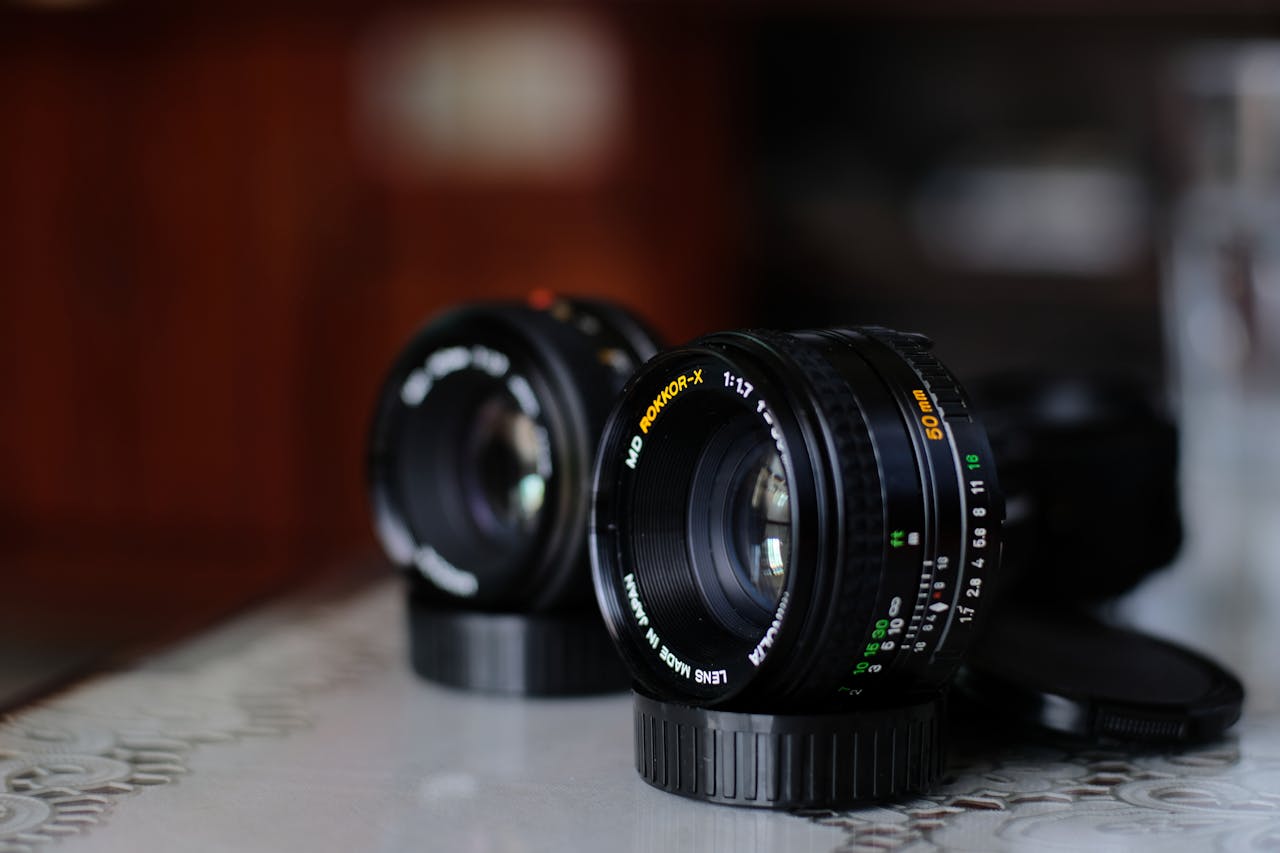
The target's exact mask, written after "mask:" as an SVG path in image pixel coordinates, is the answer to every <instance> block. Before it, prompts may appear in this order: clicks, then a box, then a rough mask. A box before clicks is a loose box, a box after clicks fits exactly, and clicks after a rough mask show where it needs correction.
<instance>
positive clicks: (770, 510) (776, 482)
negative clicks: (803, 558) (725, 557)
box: [733, 448, 791, 608]
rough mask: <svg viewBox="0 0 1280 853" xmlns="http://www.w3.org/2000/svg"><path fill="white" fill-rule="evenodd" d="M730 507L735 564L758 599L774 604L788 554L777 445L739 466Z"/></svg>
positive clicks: (787, 495) (786, 500) (787, 513)
mask: <svg viewBox="0 0 1280 853" xmlns="http://www.w3.org/2000/svg"><path fill="white" fill-rule="evenodd" d="M744 474H745V476H743V478H742V481H741V483H740V485H739V486H738V488H737V489H736V490H735V492H736V493H735V495H734V503H735V509H734V512H733V519H734V526H735V528H736V539H737V556H738V559H737V560H736V561H735V565H734V568H735V570H736V571H737V572H738V575H739V579H740V580H741V581H742V582H743V583H744V587H745V588H746V589H747V590H748V591H749V592H751V594H752V595H753V597H755V598H756V600H757V601H759V602H760V603H761V604H763V605H765V606H766V607H768V608H773V607H775V606H777V604H778V601H779V600H780V599H781V598H782V589H783V587H784V586H785V585H786V580H787V562H788V559H789V556H790V554H791V492H790V490H789V489H788V488H787V475H786V472H785V471H784V470H783V467H782V458H781V457H780V456H779V455H778V452H777V450H775V449H773V448H769V450H768V451H767V452H766V453H765V454H764V455H763V458H762V459H761V461H760V462H759V463H758V464H757V465H753V466H750V467H748V468H747V469H746V470H745V471H744Z"/></svg>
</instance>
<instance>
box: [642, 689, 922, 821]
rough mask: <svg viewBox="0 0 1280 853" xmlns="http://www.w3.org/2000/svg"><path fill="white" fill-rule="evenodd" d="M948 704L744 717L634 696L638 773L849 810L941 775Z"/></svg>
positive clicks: (712, 793)
mask: <svg viewBox="0 0 1280 853" xmlns="http://www.w3.org/2000/svg"><path fill="white" fill-rule="evenodd" d="M943 704H944V703H943V700H942V699H940V698H937V699H930V700H927V701H923V702H920V703H918V704H913V705H906V706H903V707H898V708H891V709H875V710H865V711H858V712H854V713H845V714H744V713H736V712H730V711H716V710H711V709H707V708H694V707H690V706H688V705H679V704H673V703H670V702H662V701H659V700H657V699H654V698H652V697H650V696H646V695H643V694H640V693H636V694H635V737H636V742H635V749H636V770H638V771H639V773H640V775H641V776H642V777H644V780H645V781H646V782H648V783H649V784H650V785H653V786H654V787H656V788H661V789H662V790H664V791H669V792H671V793H673V794H680V795H682V796H685V797H691V798H693V799H698V800H709V801H711V802H716V803H724V804H727V805H735V806H751V807H755V808H766V809H795V808H845V807H848V806H853V805H858V804H862V803H865V802H867V801H871V800H884V799H890V798H893V797H899V796H902V795H904V794H909V793H913V792H922V791H925V790H927V789H929V788H930V787H932V786H933V785H935V784H936V783H937V781H938V780H939V779H940V778H941V776H942V771H943V763H944V759H945V752H946V750H945V743H944V738H945V730H944V727H945V722H946V721H945V714H944V708H943Z"/></svg>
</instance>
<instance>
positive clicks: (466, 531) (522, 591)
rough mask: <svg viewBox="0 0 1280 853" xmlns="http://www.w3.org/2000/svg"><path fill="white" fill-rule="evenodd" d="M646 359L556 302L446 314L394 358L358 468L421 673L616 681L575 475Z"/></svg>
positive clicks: (585, 470) (611, 309)
mask: <svg viewBox="0 0 1280 853" xmlns="http://www.w3.org/2000/svg"><path fill="white" fill-rule="evenodd" d="M655 349H656V343H655V341H654V338H653V336H652V335H651V334H650V333H649V332H648V331H647V330H646V329H645V327H644V326H643V324H641V323H640V322H639V321H638V320H637V319H636V318H635V317H633V316H632V315H630V314H629V313H628V312H626V311H625V310H623V309H621V308H618V307H616V306H613V305H610V304H608V303H605V302H598V301H587V300H558V301H555V302H552V303H551V304H550V305H549V306H548V307H547V308H546V309H545V310H540V309H536V308H534V307H532V306H530V305H525V304H522V303H515V302H510V303H488V304H473V305H468V306H463V307H460V308H456V309H454V310H452V311H449V312H447V313H446V314H444V315H442V316H440V317H438V318H436V319H434V320H432V321H431V322H430V323H428V324H427V325H426V326H425V327H424V328H423V329H422V330H420V331H419V332H418V333H417V334H416V335H415V336H414V337H413V339H412V340H411V341H410V342H409V344H408V345H407V346H406V347H405V348H404V350H403V351H402V352H401V354H400V356H399V357H398V358H397V360H396V362H395V364H394V365H393V367H392V369H391V371H390V374H389V376H388V378H387V380H386V383H385V386H384V388H383V391H382V393H381V396H380V398H379V401H378V404H377V408H376V412H375V416H374V422H373V426H372V429H371V431H370V440H369V457H368V471H369V484H370V497H371V504H372V511H373V518H374V524H375V529H376V531H377V534H378V538H379V540H380V542H381V544H382V546H383V549H384V550H385V551H386V553H387V555H388V556H389V557H390V558H391V560H392V561H393V562H394V563H396V564H397V565H399V566H401V567H403V568H404V569H405V570H406V574H407V575H408V577H409V583H410V594H409V613H410V628H411V631H410V636H411V641H412V642H411V652H412V655H413V662H414V665H415V668H416V669H418V671H419V672H420V673H421V674H422V675H424V676H425V677H428V678H431V679H433V680H437V681H442V682H444V683H448V684H454V685H457V686H463V687H469V688H473V689H479V690H490V691H498V692H513V693H558V692H589V691H590V690H591V689H592V687H591V685H592V683H594V682H596V681H599V679H598V678H596V677H595V676H593V675H589V674H587V675H584V673H590V672H593V671H594V670H596V669H600V670H607V671H608V672H610V673H613V675H612V677H611V678H608V679H605V681H606V682H607V683H601V684H600V685H599V687H598V689H615V688H618V687H621V686H624V685H625V683H626V679H625V676H624V675H623V674H622V673H621V668H620V666H619V665H618V664H617V662H616V661H615V658H616V655H614V654H613V651H612V649H611V648H609V644H608V642H607V640H606V639H605V635H604V632H603V628H602V626H601V625H600V623H599V619H598V618H597V617H596V616H595V614H594V611H593V609H592V608H591V598H590V596H591V591H590V582H589V576H588V561H587V555H586V545H585V543H586V533H587V521H588V518H589V511H590V495H591V489H590V483H591V481H590V476H591V463H592V460H593V457H594V452H595V448H596V443H597V440H598V437H599V435H600V432H601V429H602V427H603V424H604V421H605V418H606V415H607V413H608V409H609V404H610V402H611V401H612V399H613V397H614V396H615V395H616V394H617V392H618V390H619V389H620V388H621V386H622V384H623V382H624V381H625V379H626V378H627V376H629V375H630V373H631V372H632V371H633V370H634V368H635V367H636V366H637V365H638V364H640V363H641V362H643V361H644V360H645V359H646V358H648V357H649V356H650V355H652V353H653V352H654V351H655ZM490 617H492V618H490ZM535 623H536V624H535ZM566 647H572V648H571V649H570V650H569V651H568V652H564V651H563V649H564V648H566ZM582 648H588V649H592V650H596V651H595V652H594V653H595V654H597V655H598V656H599V657H600V660H598V661H585V662H584V661H582V660H580V656H581V649H582ZM562 658H563V661H562V662H560V663H558V662H557V661H560V660H561V659H562ZM584 667H585V669H584Z"/></svg>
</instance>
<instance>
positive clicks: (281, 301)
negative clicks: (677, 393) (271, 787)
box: [0, 0, 1280, 700]
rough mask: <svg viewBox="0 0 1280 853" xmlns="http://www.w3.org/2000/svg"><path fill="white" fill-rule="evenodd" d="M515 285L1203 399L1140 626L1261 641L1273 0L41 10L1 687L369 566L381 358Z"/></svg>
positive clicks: (679, 326) (1208, 640) (2, 603)
mask: <svg viewBox="0 0 1280 853" xmlns="http://www.w3.org/2000/svg"><path fill="white" fill-rule="evenodd" d="M1156 5H1160V6H1162V7H1163V9H1162V12H1161V13H1159V14H1157V12H1156V11H1155V6H1156ZM534 290H552V291H556V292H561V293H570V294H590V295H596V296H603V297H608V298H614V299H618V300H621V301H623V302H625V303H627V304H629V305H631V306H633V307H634V308H636V309H637V310H638V311H639V312H640V313H642V314H643V315H644V316H646V317H647V318H648V319H649V320H650V321H651V322H652V323H653V324H654V325H655V326H656V327H657V328H658V329H659V330H660V331H661V332H662V333H663V334H664V335H666V336H667V337H668V339H669V340H672V341H682V340H686V339H688V338H690V337H693V336H694V335H696V334H698V333H701V332H704V331H710V330H712V329H716V328H723V327H729V326H736V325H768V326H800V325H822V324H831V323H834V322H881V323H886V324H891V325H896V326H899V327H906V328H911V329H916V330H920V331H924V332H927V333H929V334H931V335H932V336H933V337H934V338H935V339H937V340H938V342H939V347H940V350H941V352H942V353H943V355H944V357H945V358H946V360H947V361H948V363H949V364H951V365H952V366H953V367H954V368H955V369H956V371H957V372H958V373H960V374H961V376H962V377H966V376H977V375H982V374H986V373H990V372H993V371H1001V370H1008V369H1021V370H1025V369H1046V370H1059V369H1066V368H1070V369H1076V370H1081V371H1085V372H1098V371H1119V372H1123V373H1125V374H1128V375H1131V376H1134V377H1137V378H1138V379H1140V380H1141V381H1143V382H1146V383H1148V385H1149V387H1151V388H1153V389H1155V390H1156V391H1157V392H1158V394H1159V395H1160V396H1161V397H1163V398H1164V399H1166V400H1167V401H1168V403H1169V405H1170V406H1171V408H1172V411H1173V412H1174V413H1175V415H1176V416H1177V417H1178V419H1179V421H1180V423H1181V425H1182V428H1183V450H1184V456H1183V489H1184V504H1185V506H1186V508H1187V516H1188V517H1187V526H1188V535H1189V538H1188V543H1187V547H1186V548H1185V549H1184V554H1183V557H1182V559H1181V560H1180V564H1179V568H1180V571H1177V572H1170V573H1166V575H1165V576H1164V577H1162V578H1161V579H1160V580H1159V581H1156V582H1155V586H1154V587H1153V588H1152V589H1150V590H1146V591H1144V597H1140V598H1139V600H1137V601H1136V602H1135V603H1134V604H1133V605H1132V608H1131V609H1132V612H1133V616H1134V618H1136V619H1138V620H1139V621H1142V622H1144V623H1146V624H1150V625H1153V626H1155V627H1156V628H1157V629H1158V630H1162V633H1166V634H1173V635H1175V636H1177V635H1187V636H1184V638H1186V639H1191V640H1193V641H1196V642H1197V644H1198V645H1201V646H1202V647H1203V646H1205V645H1206V644H1208V645H1212V646H1213V647H1214V649H1215V650H1216V652H1217V653H1218V654H1219V655H1220V656H1222V657H1225V658H1227V659H1231V660H1235V661H1236V662H1237V664H1238V665H1240V666H1241V667H1242V668H1243V669H1244V670H1245V673H1246V678H1248V677H1249V675H1248V674H1249V672H1250V671H1251V669H1250V668H1251V667H1253V668H1259V667H1261V668H1265V667H1267V666H1272V664H1270V663H1269V662H1268V661H1267V660H1266V651H1267V649H1274V648H1276V647H1278V646H1280V627H1274V626H1277V625H1280V620H1273V619H1272V620H1269V619H1266V618H1265V616H1266V613H1267V612H1268V608H1274V607H1280V566H1277V565H1276V563H1275V560H1276V557H1275V555H1277V554H1280V504H1278V503H1277V499H1276V488H1275V486H1274V485H1273V484H1274V483H1275V482H1276V478H1277V477H1280V451H1277V449H1276V448H1277V442H1276V440H1275V436H1276V435H1277V434H1280V414H1278V411H1280V17H1278V16H1276V15H1275V10H1274V8H1273V7H1272V5H1271V4H1270V3H1265V2H1247V1H1246V0H1225V2H1224V1H1223V0H1217V2H1208V0H1198V2H1197V0H1179V2H1176V3H1173V4H1149V3H1145V2H1119V3H1117V2H1108V3H1104V2H1098V1H1097V0H1086V2H1083V3H1066V2H1048V3H1041V4H1036V5H1035V10H1034V11H1033V12H1032V11H1027V10H1025V9H1024V8H1023V7H1022V5H1021V4H1013V3H1002V2H994V0H992V2H981V1H980V0H979V1H978V2H968V0H966V1H965V2H960V3H937V2H931V0H923V2H915V1H914V0H908V2H898V3H877V2H869V3H860V4H835V3H820V2H801V3H781V2H779V3H774V2H766V0H757V1H756V2H749V3H718V2H698V3H665V2H661V3H643V4H640V3H604V2H599V3H591V4H577V5H567V4H546V3H492V4H491V3H484V4H475V3H453V4H440V3H422V4H416V5H413V6H408V5H392V4H386V3H371V4H355V3H342V2H333V0H323V2H318V3H311V4H307V5H306V6H305V8H304V7H302V6H297V5H295V4H289V3H279V2H263V3H251V4H234V3H233V4H209V3H189V4H162V3H151V2H127V0H96V2H93V1H92V0H26V2H7V3H4V4H2V5H0V388H2V392H0V393H2V396H0V567H2V569H0V570H2V571H3V575H2V576H0V590H2V592H0V673H3V674H2V675H0V700H3V699H4V698H5V697H6V696H7V697H8V698H9V699H12V697H14V696H17V695H20V694H21V693H22V692H24V691H27V690H29V689H31V688H32V687H33V686H37V685H38V684H41V683H44V682H46V681H47V679H48V678H49V677H51V676H58V675H63V674H66V673H68V672H70V671H72V670H74V669H75V668H76V667H79V666H83V665H85V664H88V663H92V662H94V661H97V660H100V659H101V658H102V656H103V655H109V654H113V653H116V652H118V651H121V650H125V651H128V650H133V649H136V648H138V647H140V646H145V645H146V644H148V643H156V642H162V641H163V640H165V639H167V638H170V637H172V636H174V635H176V634H178V633H180V632H183V631H187V630H191V629H192V628H195V627H198V626H200V625H203V624H207V623H208V622H210V621H211V620H213V619H216V618H218V617H219V616H221V615H224V614H226V613H227V612H229V611H231V610H233V609H235V608H236V607H239V606H242V605H244V604H245V603H247V602H250V601H253V600H257V599H260V598H262V597H264V596H267V595H270V594H274V593H278V592H279V591H281V590H284V589H287V588H289V587H291V586H293V585H297V584H299V583H301V582H303V581H305V580H306V579H308V578H312V577H316V576H318V575H322V574H328V573H331V572H335V571H336V572H343V571H359V570H361V569H359V568H356V567H359V566H369V565H376V564H377V562H378V560H377V557H376V554H375V549H374V545H373V539H372V535H371V533H370V530H369V523H368V519H367V511H366V507H365V497H364V483H363V470H362V462H363V446H364V438H365V429H366V427H367V423H368V419H369V416H370V413H371V411H372V404H373V400H374V396H375V394H376V391H377V387H378V384H379V382H380V379H381V376H382V372H383V371H384V370H385V369H386V367H387V366H388V365H389V364H390V361H391V359H392V357H393V355H394V354H395V353H396V351H397V350H398V348H399V347H400V346H401V345H402V344H403V343H404V341H405V340H406V338H407V336H408V335H409V334H410V332H411V331H412V330H413V329H414V328H415V327H417V326H418V325H419V324H420V323H421V322H422V321H423V320H424V319H425V318H426V317H427V316H428V315H430V314H431V313H432V312H434V311H436V310H438V309H440V308H442V307H444V306H446V305H449V304H451V303H453V302H456V301H459V300H463V299H475V298H491V297H494V298H496V297H505V298H522V297H524V296H525V295H527V294H529V293H530V292H531V291H534ZM1117 523H1121V522H1120V521H1119V520H1118V521H1117ZM1172 578H1176V580H1171V579H1172ZM1241 608H1244V609H1246V610H1249V613H1245V612H1242V610H1241ZM1206 612H1212V613H1213V614H1214V616H1213V619H1211V620H1209V621H1210V622H1212V624H1213V625H1214V626H1217V629H1218V630H1217V632H1216V633H1214V634H1212V635H1206V634H1204V633H1202V631H1201V628H1199V627H1195V628H1193V627H1191V626H1193V625H1194V626H1200V625H1202V623H1204V622H1205V619H1204V614H1205V613H1206ZM1246 617H1248V618H1251V619H1252V618H1257V619H1261V620H1262V621H1260V622H1259V623H1258V624H1260V625H1265V624H1267V623H1271V624H1272V625H1273V627H1270V628H1262V629H1259V630H1263V631H1267V632H1269V633H1264V634H1257V633H1249V632H1245V631H1242V630H1241V629H1240V628H1239V625H1240V624H1242V620H1245V619H1246ZM1249 624H1252V623H1249Z"/></svg>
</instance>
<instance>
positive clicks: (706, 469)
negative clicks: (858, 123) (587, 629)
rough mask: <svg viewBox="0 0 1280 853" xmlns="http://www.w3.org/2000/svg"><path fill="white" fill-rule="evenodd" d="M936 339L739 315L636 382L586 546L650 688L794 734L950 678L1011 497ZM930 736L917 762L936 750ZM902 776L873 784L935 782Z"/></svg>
mask: <svg viewBox="0 0 1280 853" xmlns="http://www.w3.org/2000/svg"><path fill="white" fill-rule="evenodd" d="M931 348H932V344H931V342H930V341H929V340H928V339H926V338H924V337H922V336H919V335H911V334H903V333H899V332H894V331H891V330H888V329H883V328H871V327H868V328H840V329H826V330H813V331H803V332H793V333H778V332H761V331H750V332H726V333H717V334H713V335H709V336H707V337H704V338H701V339H699V340H697V341H695V342H694V343H693V344H691V345H689V346H686V347H682V348H678V349H674V350H671V351H668V352H666V353H663V354H661V355H659V356H658V357H657V358H655V359H653V360H651V361H650V362H649V363H648V364H646V365H645V366H644V368H642V369H641V371H640V372H639V373H638V374H637V375H636V376H635V377H634V378H633V379H632V381H631V382H630V383H629V384H628V386H627V388H626V389H625V391H624V393H623V397H622V398H621V400H620V401H619V403H618V404H617V406H616V407H615V409H614V412H613V414H612V416H611V417H610V420H609V423H608V426H607V427H606V429H605V434H604V438H603V439H602V441H601V446H600V452H599V455H598V457H597V461H596V481H595V488H596V497H595V505H594V506H595V508H594V513H595V514H594V518H593V523H592V541H591V556H592V566H593V573H594V579H595V585H596V595H597V598H598V600H599V603H600V607H601V610H602V612H603V613H604V615H605V622H606V624H607V626H608V628H609V632H610V635H611V636H612V637H613V639H614V642H615V643H617V645H618V648H619V650H620V652H621V653H622V655H623V657H624V658H625V659H626V661H627V663H628V665H629V666H630V668H631V671H632V674H633V676H634V677H635V679H636V681H637V683H638V691H639V693H640V694H641V698H642V699H643V698H644V697H648V698H649V699H653V700H657V701H660V702H668V703H671V704H672V705H682V706H690V707H694V708H702V709H711V710H714V711H715V712H733V713H740V714H742V713H745V714H748V715H762V714H764V715H775V716H777V717H778V718H779V719H785V720H787V721H788V723H787V725H789V726H791V730H792V731H793V733H794V732H795V731H798V730H803V728H804V723H803V719H802V718H808V719H811V720H815V721H816V720H817V719H818V717H817V716H814V715H819V716H822V717H823V719H826V720H829V719H831V715H832V714H836V715H837V716H838V715H839V714H840V713H846V719H848V720H850V721H852V720H854V719H855V718H856V717H857V716H858V714H863V715H866V714H879V713H882V712H884V711H885V710H888V709H893V708H903V707H908V706H911V707H918V706H919V705H920V704H921V703H928V702H929V701H931V700H933V699H936V697H938V696H939V694H940V691H941V689H942V688H943V687H944V686H945V685H946V683H947V681H948V679H949V678H950V677H951V675H952V674H953V672H954V670H955V668H956V666H957V665H958V663H959V661H960V657H961V654H962V653H963V651H964V649H965V647H966V645H967V644H968V642H969V639H970V637H971V635H972V634H973V631H974V628H975V626H976V625H977V623H978V620H979V618H980V616H981V615H982V612H983V610H984V606H985V605H986V604H987V602H988V600H989V598H990V588H991V577H992V573H993V572H994V570H995V569H996V567H997V565H998V563H999V556H1000V542H1001V538H1000V534H1001V521H1002V517H1003V511H1004V510H1003V501H1002V498H1001V493H1000V490H999V487H998V485H997V482H996V476H995V473H996V472H995V465H994V460H993V459H992V457H991V450H990V447H989V445H988V442H987V438H986V434H985V432H984V431H983V429H982V427H981V426H980V425H979V424H978V423H976V422H975V421H974V419H973V417H972V415H971V413H970V409H969V405H968V402H967V399H966V396H965V394H964V392H963V390H962V389H961V387H960V386H959V384H958V383H957V382H956V380H955V379H954V377H952V375H951V373H950V372H949V371H948V370H947V369H946V368H945V367H943V366H942V364H941V363H940V362H939V361H938V360H937V359H936V358H935V357H934V356H933V355H932V354H931V352H930V350H931ZM637 707H639V706H637ZM847 712H857V713H854V714H848V713H847ZM797 720H800V721H801V722H799V723H797V722H796V721H797ZM919 722H920V720H919V718H918V717H916V718H913V719H912V720H911V721H909V722H908V721H904V723H903V724H904V725H911V726H915V725H917V724H918V723H919ZM797 725H798V726H799V727H800V729H796V726H797ZM815 725H817V723H816V722H815ZM824 725H825V723H824ZM849 725H850V726H854V723H853V722H850V723H849ZM637 737H638V738H639V737H640V735H639V734H638V735H637ZM927 740H929V743H930V746H928V747H927V748H926V747H921V748H926V749H927V750H928V751H929V753H930V754H929V755H920V756H917V758H918V759H919V760H918V761H916V762H915V764H913V766H915V765H919V766H922V767H928V766H936V765H937V762H936V761H935V759H934V757H932V751H933V750H934V749H935V748H940V738H929V739H927ZM905 742H906V739H905V735H904V741H903V743H905ZM637 743H638V744H639V740H638V741H637ZM826 760H837V761H838V760H843V759H842V758H840V757H839V756H836V757H831V756H829V757H828V759H826ZM906 775H907V776H911V779H910V780H907V779H906V778H905V776H904V779H903V782H902V785H904V786H905V787H901V788H898V787H895V786H892V785H891V786H889V787H888V788H886V787H885V786H881V787H880V788H879V789H877V790H876V792H875V796H888V795H891V794H892V793H895V792H898V793H900V792H901V791H902V790H916V789H918V788H919V787H920V786H922V785H923V784H927V783H922V782H921V780H922V779H924V778H925V776H928V774H923V775H921V774H919V773H917V774H906ZM646 778H649V777H648V776H646ZM677 792H678V793H689V792H687V791H677ZM689 795H690V796H700V795H699V794H696V793H690V794H689ZM831 796H832V797H834V799H835V801H839V800H840V797H839V796H838V795H836V794H832V795H831ZM826 801H831V798H828V800H826ZM751 804H760V805H771V806H775V807H776V806H777V804H776V803H772V802H766V803H751Z"/></svg>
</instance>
